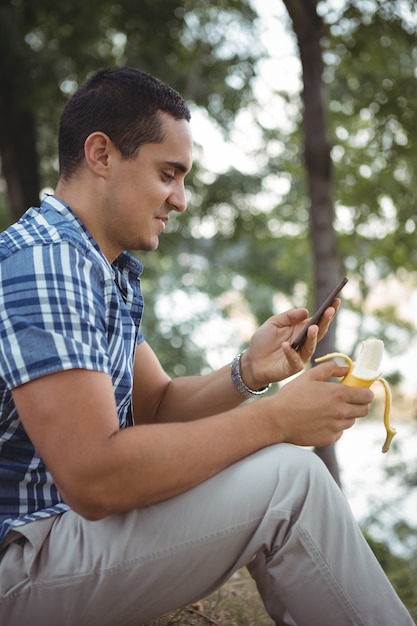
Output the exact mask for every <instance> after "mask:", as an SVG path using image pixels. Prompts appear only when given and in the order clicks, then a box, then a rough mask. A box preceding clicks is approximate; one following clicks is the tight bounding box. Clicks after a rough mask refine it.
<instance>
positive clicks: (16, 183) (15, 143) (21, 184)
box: [0, 90, 40, 221]
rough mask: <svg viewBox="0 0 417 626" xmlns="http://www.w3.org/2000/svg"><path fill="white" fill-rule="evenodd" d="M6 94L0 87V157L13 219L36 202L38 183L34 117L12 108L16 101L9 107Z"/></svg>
mask: <svg viewBox="0 0 417 626" xmlns="http://www.w3.org/2000/svg"><path fill="white" fill-rule="evenodd" d="M8 95H9V94H7V92H5V91H3V90H2V93H1V95H0V157H1V164H2V175H3V176H4V179H5V181H6V184H7V195H8V199H9V202H10V212H11V218H12V220H13V221H15V220H17V219H19V217H21V215H22V214H23V213H24V212H25V211H26V209H27V208H28V207H29V206H31V205H35V206H37V205H38V204H39V193H40V183H39V173H38V155H37V152H36V139H35V122H34V117H33V115H32V113H31V112H30V111H28V110H25V109H20V110H19V108H16V101H14V106H13V105H12V98H9V97H8Z"/></svg>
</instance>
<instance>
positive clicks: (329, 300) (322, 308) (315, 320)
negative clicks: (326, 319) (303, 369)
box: [291, 276, 349, 350]
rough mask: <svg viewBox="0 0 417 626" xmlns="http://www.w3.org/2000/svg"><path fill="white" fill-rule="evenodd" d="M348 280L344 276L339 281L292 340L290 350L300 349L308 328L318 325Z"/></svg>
mask: <svg viewBox="0 0 417 626" xmlns="http://www.w3.org/2000/svg"><path fill="white" fill-rule="evenodd" d="M348 280H349V279H348V277H347V276H344V277H343V278H342V280H341V281H340V283H339V284H338V285H337V287H335V288H334V289H333V291H332V292H331V293H329V295H328V296H327V298H326V299H325V301H324V302H323V304H322V305H321V306H320V307H319V308H318V309H317V311H316V312H315V313H314V315H313V317H312V318H311V319H310V320H309V321H308V322H307V324H306V325H305V326H304V328H303V329H302V330H301V331H300V332H299V333H298V335H297V337H296V338H295V339H294V341H293V342H292V344H291V348H294V350H299V349H300V348H301V346H302V345H303V343H304V341H305V340H306V337H307V331H308V329H309V328H310V326H312V325H313V324H318V323H319V321H320V318H321V316H322V315H323V313H324V312H325V310H326V309H327V307H329V306H330V305H331V304H332V302H333V300H334V299H335V298H336V296H337V294H338V293H339V292H340V291H341V290H342V289H343V287H344V286H345V285H346V283H347V281H348Z"/></svg>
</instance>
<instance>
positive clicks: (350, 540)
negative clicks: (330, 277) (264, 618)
mask: <svg viewBox="0 0 417 626" xmlns="http://www.w3.org/2000/svg"><path fill="white" fill-rule="evenodd" d="M189 119H190V115H189V111H188V108H187V106H186V105H185V103H184V101H183V99H182V98H181V97H180V96H179V94H177V93H176V92H175V91H174V90H172V89H171V88H170V87H168V86H167V85H165V84H163V83H161V82H160V81H158V80H156V79H155V78H153V77H151V76H149V75H147V74H144V73H142V72H140V71H138V70H135V69H131V68H118V69H112V70H103V71H100V72H98V73H97V74H96V75H95V76H93V77H92V78H91V79H90V80H89V81H87V83H86V84H85V85H84V86H83V87H81V89H80V90H79V91H78V92H77V93H76V94H75V95H74V96H73V97H72V98H71V99H70V100H69V102H68V103H67V106H66V107H65V109H64V112H63V114H62V118H61V122H60V130H59V159H60V176H59V181H58V184H57V187H56V192H55V195H54V196H51V197H47V198H46V199H45V200H44V201H43V202H42V206H41V208H40V209H35V208H31V209H30V210H29V211H28V212H27V213H26V214H25V215H24V216H23V218H22V219H21V220H20V221H19V222H18V223H17V224H15V225H13V226H11V227H10V228H9V229H8V230H6V231H5V232H4V233H3V234H2V236H1V238H0V260H1V263H0V281H1V285H2V288H1V303H0V304H1V305H0V316H1V322H0V333H1V342H0V343H1V345H0V373H1V377H0V391H1V404H0V410H1V413H0V442H1V448H0V479H1V498H0V515H1V517H0V519H1V522H2V525H1V535H0V540H1V541H2V543H1V546H0V549H1V550H2V552H1V557H0V558H1V561H0V622H1V623H2V624H7V626H29V625H31V626H33V625H34V624H35V625H38V624H39V625H42V626H52V625H53V626H56V624H58V623H59V624H61V625H63V626H64V625H68V626H75V625H87V624H88V625H89V626H90V625H91V624H100V625H104V624H107V625H115V626H123V625H132V626H133V625H138V624H140V623H143V622H145V621H148V620H150V619H152V618H154V617H156V616H158V615H161V614H163V613H165V612H167V611H169V610H171V609H173V608H175V607H181V606H183V605H185V604H188V603H190V602H192V601H195V600H198V599H200V598H201V597H203V596H205V595H207V594H209V593H210V592H212V591H213V590H214V589H215V588H217V587H218V586H220V585H222V584H223V583H224V582H225V581H226V580H227V578H229V577H230V576H231V574H232V573H233V572H234V571H235V570H236V569H237V568H240V567H242V566H243V565H246V564H247V565H248V567H249V569H250V571H251V573H252V575H253V576H254V578H255V580H256V582H257V585H258V588H259V592H260V594H261V596H262V598H263V600H264V603H265V606H266V608H267V610H268V611H269V613H270V615H271V617H272V619H273V620H275V622H276V624H298V625H303V624H308V625H309V626H312V625H313V624H317V625H320V626H324V625H326V624H328V625H331V626H335V624H337V625H338V626H342V625H343V624H366V626H370V625H372V624H375V625H376V624H378V626H381V625H387V626H388V624H389V626H392V625H393V624H396V626H402V625H404V626H405V625H406V624H412V621H411V619H410V617H409V616H408V613H407V611H406V610H405V608H404V607H403V606H402V604H401V602H400V601H399V599H398V598H397V596H396V594H395V593H394V591H393V589H392V588H391V586H390V584H389V582H388V581H387V579H386V578H385V576H384V574H383V572H382V570H381V568H380V567H379V565H378V563H377V562H376V560H375V559H374V557H373V555H372V553H371V552H370V550H369V548H368V547H367V545H366V543H365V541H364V540H363V538H362V535H361V533H360V531H359V530H358V528H357V526H356V525H355V523H354V521H353V520H352V516H351V514H350V512H349V509H348V507H347V505H346V503H345V500H344V498H343V496H342V495H341V493H340V491H339V489H338V488H337V486H336V485H335V483H334V482H333V481H332V479H331V477H330V476H329V474H328V472H327V470H326V469H325V468H324V466H323V465H322V463H321V461H320V460H318V459H317V458H316V457H315V455H314V454H312V453H311V452H310V451H305V450H302V449H300V448H299V447H298V446H312V445H326V444H330V443H332V442H334V441H336V440H337V439H338V438H339V437H340V436H341V434H342V432H343V430H345V429H346V428H349V427H350V426H352V425H353V424H354V422H355V420H356V419H357V418H359V417H364V416H366V415H367V413H368V407H369V403H370V402H371V400H372V397H373V396H372V392H371V391H369V390H368V389H354V388H350V387H346V386H341V385H337V384H335V383H332V382H327V381H328V379H329V378H330V377H333V376H342V375H344V374H345V373H346V368H344V367H339V366H337V365H336V364H335V363H334V362H328V363H325V364H323V365H320V366H318V367H316V368H313V369H311V370H308V371H306V372H305V373H302V374H301V375H300V376H299V377H296V378H295V379H294V380H293V381H291V382H289V383H288V384H287V385H285V386H284V387H283V388H282V389H281V390H280V391H279V392H278V393H276V394H275V395H268V396H266V397H263V398H259V399H258V401H257V402H251V403H246V404H243V406H240V405H241V404H242V402H243V401H244V400H245V399H246V398H248V397H255V396H258V395H262V392H263V391H264V390H265V389H266V388H267V387H268V385H269V383H271V382H272V381H279V380H282V379H284V378H286V377H288V376H290V375H292V374H294V373H296V372H298V371H300V370H301V369H302V367H303V364H304V363H305V362H307V361H308V360H309V358H310V357H311V355H312V353H313V351H314V349H315V346H316V342H317V340H318V339H319V338H320V337H321V336H322V335H323V334H324V333H325V332H326V330H327V328H328V325H329V323H330V321H331V318H332V317H333V315H334V314H335V312H336V310H337V308H338V306H339V304H340V302H339V301H338V300H337V301H335V302H334V306H333V307H329V308H328V309H327V311H326V313H325V315H324V317H323V320H322V322H321V323H320V327H318V326H312V327H311V328H310V330H309V333H308V337H307V340H306V342H305V344H304V346H303V347H302V349H301V350H300V352H296V351H295V350H293V349H291V347H290V342H291V341H292V340H293V338H294V337H295V335H296V334H297V332H298V331H299V330H300V328H301V327H302V326H303V324H304V323H305V321H306V318H307V311H305V310H304V309H297V310H292V311H288V312H286V313H282V314H280V315H276V316H274V317H272V318H271V319H269V320H267V322H266V323H265V324H264V325H263V326H262V327H261V328H260V329H259V330H258V331H257V332H256V333H255V335H254V336H253V338H252V340H251V342H250V345H249V347H248V349H247V350H246V352H244V353H243V354H241V355H238V357H236V359H234V361H233V364H232V367H230V365H226V366H225V367H223V368H222V369H221V370H219V371H218V372H213V373H211V374H209V375H206V376H203V377H198V376H192V377H182V378H178V379H176V380H171V379H170V378H169V377H168V376H167V374H166V373H165V372H164V370H163V369H162V367H161V365H160V364H159V362H158V360H157V358H156V356H155V354H154V353H153V352H152V349H151V347H150V346H149V344H148V343H147V342H146V341H145V339H144V337H143V336H142V334H141V331H140V319H141V316H142V309H143V301H142V295H141V291H140V282H139V275H140V273H141V269H142V268H141V265H140V263H139V262H138V261H136V260H135V259H134V258H133V257H131V256H130V255H129V254H127V253H126V252H125V251H126V250H153V249H155V248H156V247H157V245H158V238H159V235H160V234H161V233H162V232H163V230H164V228H165V224H166V222H167V220H168V219H169V215H170V213H171V211H177V212H182V211H184V210H185V208H186V207H185V193H184V179H185V176H186V174H187V173H188V172H189V171H190V169H191V164H192V139H191V133H190V128H189ZM289 444H296V445H289Z"/></svg>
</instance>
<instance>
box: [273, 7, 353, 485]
mask: <svg viewBox="0 0 417 626" xmlns="http://www.w3.org/2000/svg"><path fill="white" fill-rule="evenodd" d="M283 2H284V4H285V6H286V8H287V11H288V14H289V16H290V18H291V21H292V25H293V29H294V33H295V35H296V38H297V45H298V49H299V53H300V59H301V65H302V72H303V94H302V97H303V106H304V114H303V128H304V160H305V168H306V177H307V188H308V192H309V198H310V236H311V241H312V257H313V259H312V261H313V271H314V287H315V305H316V307H318V305H319V304H320V303H321V302H322V301H323V300H324V298H325V297H326V296H327V295H328V294H329V293H330V291H331V290H332V288H333V287H334V286H335V285H336V283H337V282H338V280H339V278H340V266H341V264H340V256H339V252H338V243H337V236H336V233H335V231H334V228H333V217H334V207H333V185H332V167H331V145H330V141H329V138H328V133H327V122H326V106H325V102H324V97H323V95H324V85H323V79H322V74H323V60H322V49H321V36H322V21H321V18H320V16H319V15H318V14H317V0H283ZM335 330H336V327H335V323H334V322H333V324H332V325H331V327H330V329H329V332H328V333H327V335H326V336H325V337H324V338H323V339H322V341H321V342H320V347H319V350H320V354H326V353H328V352H332V351H334V349H335ZM315 451H316V453H317V454H318V455H319V456H320V457H321V458H322V459H323V461H324V462H325V463H326V465H327V467H328V469H329V471H330V472H331V474H332V475H333V477H334V478H335V480H336V481H337V482H338V483H339V484H340V474H339V468H338V464H337V460H336V454H335V448H334V445H332V446H326V447H322V448H316V450H315Z"/></svg>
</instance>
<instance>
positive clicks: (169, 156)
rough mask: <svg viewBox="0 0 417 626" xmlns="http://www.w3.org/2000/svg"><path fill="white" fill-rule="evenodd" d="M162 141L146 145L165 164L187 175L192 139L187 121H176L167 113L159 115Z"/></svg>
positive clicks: (190, 162)
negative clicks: (162, 135)
mask: <svg viewBox="0 0 417 626" xmlns="http://www.w3.org/2000/svg"><path fill="white" fill-rule="evenodd" d="M161 122H162V129H163V134H164V140H163V141H162V142H161V143H158V144H147V145H148V147H151V146H152V147H153V148H154V150H153V151H154V152H155V153H159V156H160V158H162V159H163V160H164V161H165V163H167V164H170V165H171V166H172V167H175V169H178V170H179V171H180V172H183V173H184V174H187V173H188V172H189V171H190V169H191V166H192V151H193V139H192V133H191V127H190V124H189V122H187V120H176V119H175V118H173V117H172V116H171V115H168V114H167V113H161Z"/></svg>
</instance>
